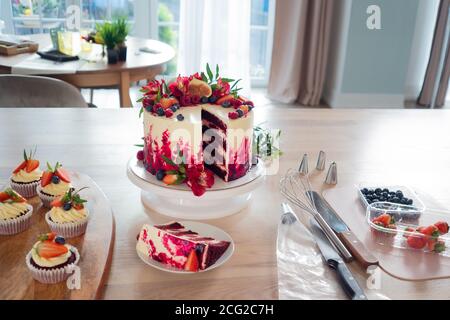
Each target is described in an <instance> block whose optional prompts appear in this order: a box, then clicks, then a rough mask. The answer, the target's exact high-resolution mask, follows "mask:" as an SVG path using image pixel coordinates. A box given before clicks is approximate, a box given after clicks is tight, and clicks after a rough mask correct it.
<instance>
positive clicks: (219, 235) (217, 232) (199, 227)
mask: <svg viewBox="0 0 450 320" xmlns="http://www.w3.org/2000/svg"><path fill="white" fill-rule="evenodd" d="M179 223H181V224H182V225H184V226H185V227H186V228H187V229H191V230H192V231H195V232H197V233H198V234H199V235H202V236H205V237H211V238H214V239H216V240H223V241H229V242H230V246H229V247H228V249H227V251H225V253H224V254H223V255H222V256H221V257H220V259H219V260H217V261H216V263H214V264H213V265H212V266H210V267H209V268H207V269H205V270H199V271H198V272H192V271H186V270H180V269H177V268H174V267H172V266H168V265H166V264H163V263H161V262H158V261H156V260H153V259H152V258H149V257H148V256H144V255H143V254H141V253H140V252H139V251H138V250H137V249H136V252H137V255H138V256H139V258H141V260H142V261H144V262H145V263H146V264H148V265H149V266H152V267H153V268H156V269H159V270H162V271H166V272H171V273H181V274H191V273H199V272H205V271H209V270H212V269H215V268H217V267H220V266H221V265H222V264H224V263H225V262H226V261H227V260H228V259H230V257H231V256H232V255H233V252H234V241H233V239H232V238H231V236H230V235H229V234H228V233H226V232H225V231H223V230H222V229H219V228H217V227H215V226H212V225H209V224H206V223H201V222H195V221H179Z"/></svg>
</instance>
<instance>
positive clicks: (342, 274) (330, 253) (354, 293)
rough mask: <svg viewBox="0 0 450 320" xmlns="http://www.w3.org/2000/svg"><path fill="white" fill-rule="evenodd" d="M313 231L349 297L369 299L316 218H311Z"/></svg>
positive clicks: (323, 253) (327, 260)
mask: <svg viewBox="0 0 450 320" xmlns="http://www.w3.org/2000/svg"><path fill="white" fill-rule="evenodd" d="M309 222H310V226H311V232H312V235H313V237H314V239H315V240H316V243H317V246H318V247H319V249H320V251H321V252H322V255H323V257H324V258H325V261H326V262H327V264H328V266H329V267H330V268H331V269H333V270H335V271H336V273H337V274H338V278H339V281H340V282H341V285H342V288H343V289H344V291H345V293H346V294H347V295H348V297H349V298H350V299H352V300H367V297H366V295H365V294H364V291H363V289H361V287H360V286H359V284H358V282H357V281H356V279H355V277H354V276H353V274H352V273H351V271H350V270H349V269H348V267H347V265H346V264H345V262H344V261H343V260H342V258H341V256H340V255H339V253H338V252H337V251H336V249H335V248H334V247H333V245H332V244H331V242H330V240H328V238H327V236H326V235H325V233H323V231H322V228H321V227H320V226H319V225H318V224H317V222H316V220H314V219H312V218H311V219H310V220H309Z"/></svg>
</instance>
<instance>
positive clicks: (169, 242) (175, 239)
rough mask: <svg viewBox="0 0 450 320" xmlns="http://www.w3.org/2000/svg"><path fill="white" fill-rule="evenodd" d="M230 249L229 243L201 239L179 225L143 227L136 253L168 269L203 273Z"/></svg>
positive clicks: (206, 238) (208, 238) (174, 223)
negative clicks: (166, 266)
mask: <svg viewBox="0 0 450 320" xmlns="http://www.w3.org/2000/svg"><path fill="white" fill-rule="evenodd" d="M229 246H230V242H228V241H219V240H215V239H213V238H210V237H203V236H201V235H199V234H198V233H197V232H194V231H192V230H188V229H186V228H185V227H184V226H183V225H181V224H180V223H178V222H170V223H167V224H163V225H155V226H150V225H144V226H143V227H142V230H141V232H140V233H139V238H138V242H137V245H136V248H137V250H138V252H140V253H141V254H144V255H145V256H148V257H149V258H152V259H153V260H156V261H159V262H161V263H164V264H167V265H169V266H172V267H175V268H178V269H182V270H187V271H193V272H195V271H198V270H205V269H207V268H209V267H210V266H212V265H213V264H214V263H215V262H216V261H217V260H219V258H220V257H221V256H222V255H223V254H224V253H225V251H226V250H227V249H228V247H229Z"/></svg>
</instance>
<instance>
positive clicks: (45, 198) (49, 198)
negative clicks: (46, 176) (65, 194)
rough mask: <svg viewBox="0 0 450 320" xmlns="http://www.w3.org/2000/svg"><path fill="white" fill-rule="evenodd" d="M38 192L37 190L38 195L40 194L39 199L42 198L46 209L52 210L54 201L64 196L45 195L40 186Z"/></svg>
mask: <svg viewBox="0 0 450 320" xmlns="http://www.w3.org/2000/svg"><path fill="white" fill-rule="evenodd" d="M36 190H37V194H38V196H39V198H41V201H42V205H43V206H44V207H46V208H50V207H51V205H50V203H52V201H53V200H55V199H56V198H58V197H60V196H62V195H57V196H50V195H46V194H43V193H42V188H41V186H40V185H38V187H37V188H36Z"/></svg>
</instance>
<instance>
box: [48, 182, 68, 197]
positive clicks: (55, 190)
mask: <svg viewBox="0 0 450 320" xmlns="http://www.w3.org/2000/svg"><path fill="white" fill-rule="evenodd" d="M70 187H71V185H70V183H67V182H64V181H60V182H59V183H58V184H55V183H49V184H48V185H46V186H45V187H43V188H42V189H41V190H42V191H43V192H45V193H46V194H49V195H51V196H62V195H63V194H65V193H66V192H67V191H68V190H69V189H70Z"/></svg>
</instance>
